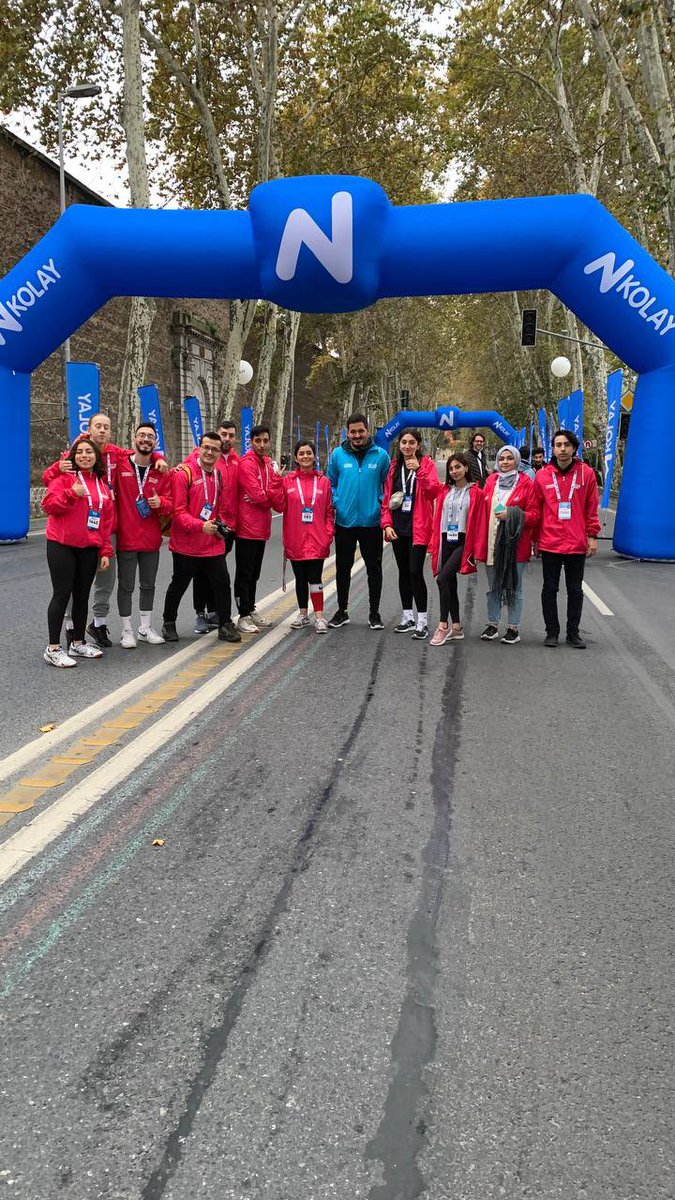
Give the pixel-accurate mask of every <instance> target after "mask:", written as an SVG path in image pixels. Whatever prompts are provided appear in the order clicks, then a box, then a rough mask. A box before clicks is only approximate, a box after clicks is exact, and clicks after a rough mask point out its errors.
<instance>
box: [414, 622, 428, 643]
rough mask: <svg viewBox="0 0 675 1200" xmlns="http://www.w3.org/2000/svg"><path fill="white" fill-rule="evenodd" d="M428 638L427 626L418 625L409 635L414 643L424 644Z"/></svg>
mask: <svg viewBox="0 0 675 1200" xmlns="http://www.w3.org/2000/svg"><path fill="white" fill-rule="evenodd" d="M428 636H429V626H428V625H418V626H417V628H416V629H413V631H412V634H411V637H412V640H413V641H414V642H425V641H426V639H427V638H428Z"/></svg>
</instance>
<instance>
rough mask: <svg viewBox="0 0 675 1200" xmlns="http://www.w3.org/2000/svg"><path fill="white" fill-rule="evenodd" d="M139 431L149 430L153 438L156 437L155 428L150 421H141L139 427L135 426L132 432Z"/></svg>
mask: <svg viewBox="0 0 675 1200" xmlns="http://www.w3.org/2000/svg"><path fill="white" fill-rule="evenodd" d="M139 429H151V430H152V432H153V433H154V434H155V436H157V426H156V425H153V423H152V421H141V423H140V425H137V426H136V429H135V431H134V432H135V433H138V431H139Z"/></svg>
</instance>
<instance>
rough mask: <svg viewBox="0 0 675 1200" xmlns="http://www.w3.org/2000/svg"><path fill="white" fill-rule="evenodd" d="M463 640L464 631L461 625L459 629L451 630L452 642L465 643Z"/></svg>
mask: <svg viewBox="0 0 675 1200" xmlns="http://www.w3.org/2000/svg"><path fill="white" fill-rule="evenodd" d="M463 639H464V630H463V629H462V626H461V625H460V627H459V629H451V630H450V641H451V642H461V641H463Z"/></svg>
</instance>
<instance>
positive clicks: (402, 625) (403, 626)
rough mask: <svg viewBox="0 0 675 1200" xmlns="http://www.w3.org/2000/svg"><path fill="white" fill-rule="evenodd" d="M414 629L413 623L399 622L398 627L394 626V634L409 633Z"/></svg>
mask: <svg viewBox="0 0 675 1200" xmlns="http://www.w3.org/2000/svg"><path fill="white" fill-rule="evenodd" d="M414 628H415V622H414V621H399V623H398V625H395V626H394V633H410V631H411V630H412V629H414Z"/></svg>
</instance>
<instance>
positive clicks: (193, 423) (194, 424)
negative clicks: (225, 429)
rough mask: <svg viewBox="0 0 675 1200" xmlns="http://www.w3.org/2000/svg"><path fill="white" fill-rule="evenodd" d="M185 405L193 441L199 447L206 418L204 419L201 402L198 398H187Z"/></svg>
mask: <svg viewBox="0 0 675 1200" xmlns="http://www.w3.org/2000/svg"><path fill="white" fill-rule="evenodd" d="M183 404H184V407H185V412H186V413H187V419H188V421H189V422H190V429H191V430H192V440H193V441H194V444H195V446H198V445H199V443H200V442H201V440H202V437H203V435H204V418H203V417H202V410H201V408H200V407H199V400H198V399H197V397H196V396H186V397H185V400H184V401H183Z"/></svg>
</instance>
